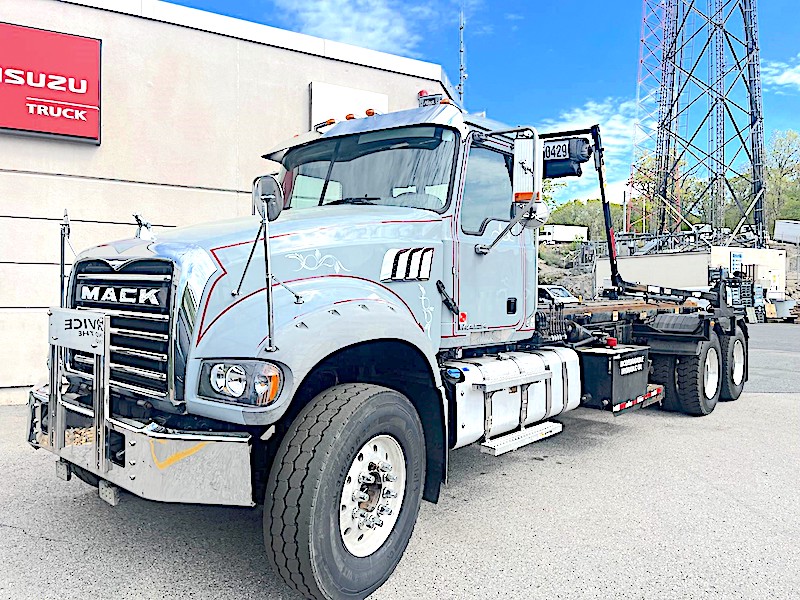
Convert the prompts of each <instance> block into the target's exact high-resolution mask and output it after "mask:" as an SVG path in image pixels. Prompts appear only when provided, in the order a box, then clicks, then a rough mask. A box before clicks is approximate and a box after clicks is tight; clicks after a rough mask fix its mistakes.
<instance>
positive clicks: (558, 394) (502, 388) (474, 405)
mask: <svg viewBox="0 0 800 600" xmlns="http://www.w3.org/2000/svg"><path fill="white" fill-rule="evenodd" d="M445 367H446V368H448V369H458V370H459V371H460V372H461V373H462V375H463V381H462V382H460V383H457V384H455V407H456V414H455V415H454V420H453V422H454V429H455V438H456V440H455V446H454V447H455V448H460V447H461V446H466V445H467V444H471V443H473V442H477V441H479V440H482V439H490V438H493V437H496V436H498V435H500V434H503V433H506V432H509V431H512V430H514V429H518V428H520V426H525V425H531V424H533V423H538V422H540V421H544V420H545V419H549V418H551V417H554V416H556V415H559V414H561V413H563V412H566V411H568V410H572V409H574V408H577V407H578V405H579V404H580V394H581V381H580V364H579V360H578V355H577V353H576V352H575V351H574V350H570V349H568V348H543V349H541V350H536V351H531V352H504V353H501V354H496V355H491V356H482V357H479V358H469V359H462V360H454V361H449V362H447V363H446V364H445Z"/></svg>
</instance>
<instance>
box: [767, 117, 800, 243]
mask: <svg viewBox="0 0 800 600" xmlns="http://www.w3.org/2000/svg"><path fill="white" fill-rule="evenodd" d="M766 179H767V195H766V201H765V206H764V209H765V212H766V215H765V219H766V221H767V227H768V231H771V230H772V228H773V226H774V224H775V219H780V218H793V216H795V215H797V214H798V210H800V206H798V203H800V134H798V133H797V132H796V131H793V130H791V129H790V130H788V131H776V132H774V133H773V134H772V137H770V140H769V144H768V146H767V160H766Z"/></svg>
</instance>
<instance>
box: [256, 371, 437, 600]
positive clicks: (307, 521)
mask: <svg viewBox="0 0 800 600" xmlns="http://www.w3.org/2000/svg"><path fill="white" fill-rule="evenodd" d="M362 477H363V478H364V479H363V481H364V483H363V485H362V484H361V482H362ZM370 479H372V481H370ZM424 484H425V438H424V434H423V430H422V424H421V423H420V420H419V416H418V415H417V411H416V410H415V408H414V407H413V405H412V404H411V403H410V402H409V401H408V399H407V398H406V397H405V396H403V395H402V394H400V393H399V392H396V391H394V390H390V389H387V388H384V387H380V386H377V385H369V384H360V383H354V384H347V385H338V386H335V387H332V388H330V389H328V390H326V391H325V392H323V393H321V394H320V395H318V396H317V397H316V398H315V399H314V400H313V401H312V402H311V403H310V404H309V405H308V406H306V407H305V408H303V410H302V411H301V412H300V414H299V415H298V416H297V418H296V419H295V420H294V422H293V423H292V424H291V426H290V427H289V430H288V431H287V433H286V436H285V437H284V438H283V440H282V442H281V445H280V448H279V449H278V452H277V454H276V456H275V460H274V462H273V466H272V472H271V474H270V478H269V481H268V483H267V495H266V500H265V506H264V542H265V545H266V549H267V555H268V556H269V558H270V560H271V562H272V563H273V565H274V567H275V570H276V572H277V573H278V574H279V575H280V576H281V577H282V578H283V580H284V581H285V582H286V584H287V585H289V586H290V587H292V588H294V589H295V590H297V591H298V592H300V593H301V594H303V595H304V596H305V597H307V598H315V599H320V600H321V599H332V600H344V599H347V600H352V599H359V600H360V599H363V598H366V597H367V596H368V595H369V594H371V593H372V592H374V591H375V590H376V589H377V588H379V587H380V586H381V585H382V584H383V583H384V582H385V581H386V580H387V579H388V578H389V576H390V575H391V574H392V572H393V571H394V569H395V567H396V566H397V563H398V562H400V558H401V557H402V555H403V552H404V551H405V549H406V546H407V545H408V542H409V540H410V538H411V533H412V532H413V530H414V524H415V522H416V519H417V514H418V512H419V506H420V501H421V499H422V490H423V488H424ZM357 495H359V496H361V497H360V498H356V496H357ZM362 495H363V496H362ZM364 496H366V497H367V498H368V499H364ZM381 505H384V507H383V509H381V508H380V507H381ZM351 515H352V516H351ZM362 520H363V522H362ZM378 521H380V524H377V522H378Z"/></svg>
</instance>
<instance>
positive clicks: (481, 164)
mask: <svg viewBox="0 0 800 600" xmlns="http://www.w3.org/2000/svg"><path fill="white" fill-rule="evenodd" d="M511 167H512V160H511V156H509V155H507V154H503V153H501V152H497V151H494V150H490V149H489V148H485V147H482V146H473V147H472V148H470V151H469V157H468V158H467V175H466V179H465V181H464V193H463V196H462V200H461V229H462V231H464V233H468V234H472V235H482V234H483V233H484V231H485V229H486V226H487V224H488V222H489V221H490V220H493V219H494V220H498V221H508V220H509V219H510V214H511Z"/></svg>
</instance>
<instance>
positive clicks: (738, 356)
mask: <svg viewBox="0 0 800 600" xmlns="http://www.w3.org/2000/svg"><path fill="white" fill-rule="evenodd" d="M731 379H732V380H733V385H736V386H738V385H739V384H741V383H742V381H743V380H744V344H743V343H742V340H733V370H732V373H731Z"/></svg>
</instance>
